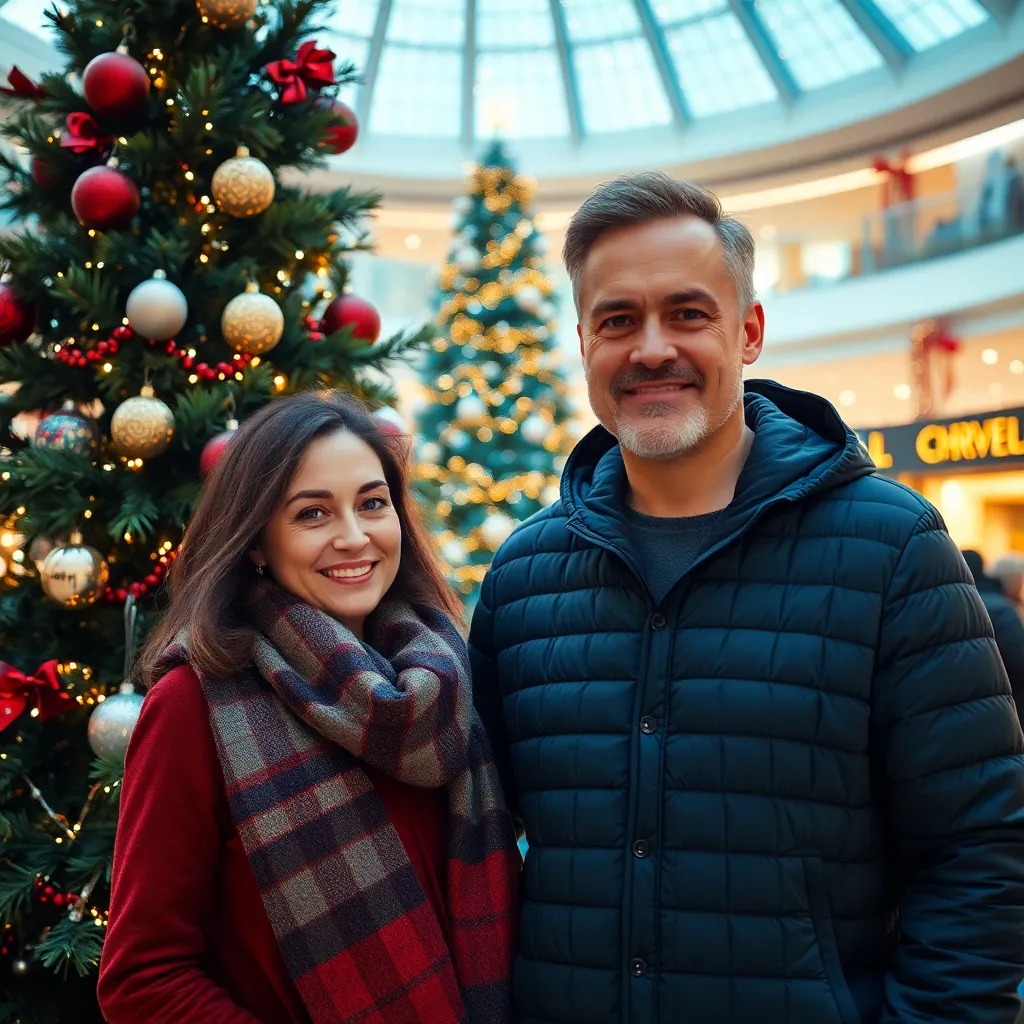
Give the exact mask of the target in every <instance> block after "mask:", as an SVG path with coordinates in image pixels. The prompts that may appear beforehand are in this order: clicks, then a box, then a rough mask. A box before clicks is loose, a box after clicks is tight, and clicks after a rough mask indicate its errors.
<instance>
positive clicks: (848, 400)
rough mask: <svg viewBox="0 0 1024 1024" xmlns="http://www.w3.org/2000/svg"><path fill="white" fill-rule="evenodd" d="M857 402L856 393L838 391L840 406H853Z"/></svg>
mask: <svg viewBox="0 0 1024 1024" xmlns="http://www.w3.org/2000/svg"><path fill="white" fill-rule="evenodd" d="M856 401H857V392H856V391H840V392H839V404H840V405H853V403H854V402H856Z"/></svg>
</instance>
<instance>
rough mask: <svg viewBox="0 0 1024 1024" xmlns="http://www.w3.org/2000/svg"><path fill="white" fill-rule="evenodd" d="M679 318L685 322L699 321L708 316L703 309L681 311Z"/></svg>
mask: <svg viewBox="0 0 1024 1024" xmlns="http://www.w3.org/2000/svg"><path fill="white" fill-rule="evenodd" d="M678 316H679V317H680V318H681V319H683V320H699V319H700V318H701V317H705V316H707V314H706V313H705V312H704V311H703V310H702V309H681V310H680V311H679V313H678Z"/></svg>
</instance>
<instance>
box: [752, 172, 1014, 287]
mask: <svg viewBox="0 0 1024 1024" xmlns="http://www.w3.org/2000/svg"><path fill="white" fill-rule="evenodd" d="M1021 233H1024V176H1022V175H1020V174H1019V173H1016V172H1014V173H1013V175H1012V176H1007V178H1006V179H1005V180H1004V181H1002V182H998V183H997V185H996V186H992V185H989V184H986V185H985V186H983V187H982V188H981V189H980V190H979V189H978V188H977V187H975V188H973V189H966V188H965V189H957V190H954V191H952V192H945V193H942V194H939V195H934V196H926V197H924V198H921V199H916V200H914V201H912V202H909V203H902V204H900V205H897V206H891V207H889V208H888V209H885V210H880V211H878V212H876V213H872V214H868V215H867V216H863V217H859V218H856V219H851V220H847V221H839V222H835V223H831V224H825V225H822V226H821V227H819V228H814V229H812V230H805V231H800V232H793V233H788V232H781V231H780V232H778V233H777V234H775V235H774V236H773V237H767V238H766V237H765V236H764V235H762V237H761V239H760V240H759V241H758V246H757V249H758V258H757V268H756V274H755V279H756V284H757V288H758V292H759V293H760V294H762V295H779V294H783V293H785V292H792V291H796V290H798V289H801V288H812V287H820V286H823V285H831V284H836V283H838V282H840V281H844V280H848V279H850V278H854V277H866V276H868V275H870V274H876V273H880V272H883V271H886V270H892V269H894V268H897V267H903V266H907V265H908V264H912V263H920V262H922V261H924V260H930V259H935V258H937V257H940V256H948V255H950V254H952V253H958V252H964V251H966V250H969V249H974V248H977V247H978V246H982V245H988V244H991V243H992V242H997V241H1000V240H1002V239H1005V238H1009V237H1011V236H1013V235H1017V234H1021Z"/></svg>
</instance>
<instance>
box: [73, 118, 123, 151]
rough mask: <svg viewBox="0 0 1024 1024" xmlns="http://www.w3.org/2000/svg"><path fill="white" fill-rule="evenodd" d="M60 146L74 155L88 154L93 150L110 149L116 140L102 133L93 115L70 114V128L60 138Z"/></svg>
mask: <svg viewBox="0 0 1024 1024" xmlns="http://www.w3.org/2000/svg"><path fill="white" fill-rule="evenodd" d="M60 144H61V145H62V146H63V147H64V148H65V149H70V150H71V152H72V153H78V154H82V153H88V152H90V151H91V150H96V151H102V150H105V149H109V148H110V147H111V146H112V145H113V144H114V140H113V139H112V138H111V137H110V136H109V135H104V134H102V133H101V132H100V126H99V125H98V124H97V123H96V121H95V119H94V118H93V116H92V115H91V114H83V113H81V112H80V111H79V112H78V113H77V114H68V128H67V131H66V132H64V133H63V134H62V135H61V137H60Z"/></svg>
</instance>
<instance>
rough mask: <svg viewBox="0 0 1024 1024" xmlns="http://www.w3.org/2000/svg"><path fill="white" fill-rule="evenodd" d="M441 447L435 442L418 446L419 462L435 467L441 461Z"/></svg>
mask: <svg viewBox="0 0 1024 1024" xmlns="http://www.w3.org/2000/svg"><path fill="white" fill-rule="evenodd" d="M441 454H442V453H441V446H440V445H439V444H438V443H437V442H436V441H427V443H426V444H424V445H421V446H420V461H421V462H426V463H429V464H430V465H432V466H436V465H437V464H438V463H439V462H440V461H441Z"/></svg>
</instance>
